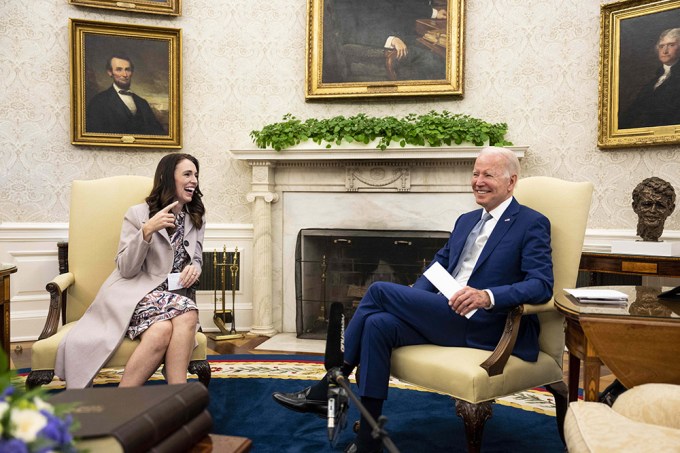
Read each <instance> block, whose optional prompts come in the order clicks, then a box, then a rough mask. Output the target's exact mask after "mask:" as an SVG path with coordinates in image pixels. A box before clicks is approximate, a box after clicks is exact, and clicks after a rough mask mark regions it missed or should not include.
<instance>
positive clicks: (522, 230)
mask: <svg viewBox="0 0 680 453" xmlns="http://www.w3.org/2000/svg"><path fill="white" fill-rule="evenodd" d="M518 175H519V161H518V160H517V157H516V156H515V154H514V153H513V152H512V151H510V150H507V149H505V148H498V147H486V148H484V149H483V150H482V151H481V152H480V154H479V156H478V157H477V160H476V161H475V165H474V171H473V174H472V191H473V193H474V196H475V201H476V202H477V204H479V205H480V206H482V208H483V209H480V210H476V211H473V212H469V213H467V214H463V215H461V216H460V217H459V218H458V220H457V221H456V224H455V226H454V229H453V232H452V233H451V237H450V238H449V240H448V242H447V244H446V245H445V246H444V247H443V248H442V249H441V250H439V252H437V254H436V255H435V257H434V260H433V263H434V261H437V262H439V263H440V264H441V265H442V266H443V267H444V268H445V269H447V270H448V271H449V272H450V273H451V274H452V275H453V276H454V277H455V278H456V280H457V281H458V282H459V283H460V284H461V285H462V286H463V289H461V290H460V291H458V292H457V293H455V294H454V295H453V296H452V297H451V299H450V300H447V299H446V298H445V297H444V296H443V295H441V294H440V293H438V292H437V290H436V289H435V288H434V286H433V285H432V284H431V283H430V282H429V281H428V280H427V279H426V278H425V277H422V276H421V277H420V278H419V279H418V280H417V281H416V282H415V283H414V285H413V287H409V286H403V285H398V284H395V283H386V282H377V283H373V284H372V285H371V286H370V287H369V289H368V291H367V293H366V295H365V296H364V297H363V299H362V300H361V303H360V304H359V307H358V308H357V310H356V312H355V313H354V315H353V317H352V319H351V321H350V322H349V325H348V326H347V329H346V331H345V352H344V361H345V364H344V365H343V367H342V369H341V371H342V373H343V374H344V375H345V376H348V375H349V374H350V373H351V371H352V370H353V369H354V367H356V366H357V365H361V366H360V368H359V376H358V382H359V394H360V396H361V402H362V404H363V405H364V406H365V407H366V408H367V409H368V411H369V412H370V413H371V415H372V416H373V417H374V418H376V419H377V418H378V416H379V415H380V414H381V413H382V405H383V401H384V400H385V399H386V398H387V390H388V381H389V375H390V358H391V353H392V349H393V348H397V347H400V346H406V345H414V344H425V343H433V344H437V345H442V346H468V347H474V348H482V349H486V350H493V349H494V347H495V346H496V344H497V343H498V340H499V339H500V337H501V334H502V332H503V328H504V325H505V319H506V314H507V312H508V311H509V310H511V309H512V308H513V307H516V306H517V305H520V304H525V303H530V304H540V303H543V302H545V301H547V300H548V299H550V297H551V296H552V286H553V272H552V257H551V248H550V222H549V221H548V219H547V218H546V217H545V216H543V215H542V214H540V213H538V212H536V211H533V210H531V209H529V208H527V207H525V206H521V205H520V204H519V203H517V201H516V200H515V199H514V198H513V196H512V193H513V190H514V188H515V184H516V183H517V179H518ZM483 214H484V216H483ZM463 250H465V252H463ZM433 263H431V264H433ZM475 309H478V310H477V312H475V313H474V314H473V315H472V316H471V317H470V318H469V319H468V318H467V317H466V316H465V315H467V314H469V313H471V312H472V310H475ZM538 333H539V324H538V319H537V318H536V317H535V316H524V317H522V321H521V323H520V328H519V335H518V338H517V343H516V344H515V347H514V349H513V354H514V355H516V356H518V357H520V358H522V359H524V360H528V361H536V360H537V357H538V350H539V348H538ZM327 388H328V382H327V379H326V378H324V379H322V380H321V382H319V383H317V384H316V385H314V386H312V387H308V388H306V389H304V390H302V391H300V392H298V393H274V394H273V398H274V400H275V401H277V402H278V403H280V404H282V405H283V406H285V407H287V408H290V409H293V410H296V411H299V412H314V413H317V414H319V415H324V414H325V411H326V401H327ZM370 433H371V428H370V426H369V423H368V422H367V421H366V419H365V418H363V417H362V420H361V424H360V429H359V432H358V434H357V437H356V439H355V440H354V441H353V442H352V443H351V444H350V445H349V446H348V447H347V449H346V450H345V451H346V452H351V453H355V452H359V453H362V452H374V451H381V448H382V447H381V445H380V443H379V441H376V440H374V439H373V438H372V437H371V434H370Z"/></svg>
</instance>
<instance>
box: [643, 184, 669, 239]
mask: <svg viewBox="0 0 680 453" xmlns="http://www.w3.org/2000/svg"><path fill="white" fill-rule="evenodd" d="M673 210H675V190H674V189H673V186H671V185H670V184H669V183H668V182H667V181H664V180H663V179H661V178H657V177H656V176H652V177H651V178H647V179H645V180H643V181H642V182H641V183H640V184H638V185H637V186H636V187H635V189H633V211H635V213H636V214H637V215H638V224H637V234H638V236H640V237H641V238H642V240H643V241H653V242H656V241H658V240H659V238H660V237H661V234H662V233H663V227H664V223H665V222H666V219H667V218H668V216H669V215H671V213H672V212H673Z"/></svg>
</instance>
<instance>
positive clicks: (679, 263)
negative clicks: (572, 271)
mask: <svg viewBox="0 0 680 453" xmlns="http://www.w3.org/2000/svg"><path fill="white" fill-rule="evenodd" d="M579 270H580V271H585V272H590V282H589V284H590V285H593V286H595V285H599V284H601V278H599V277H600V275H601V274H619V275H638V276H645V275H651V276H655V277H680V257H669V256H648V255H621V254H615V253H595V252H583V253H582V254H581V263H580V264H579Z"/></svg>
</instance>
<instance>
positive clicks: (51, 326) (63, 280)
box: [38, 272, 76, 340]
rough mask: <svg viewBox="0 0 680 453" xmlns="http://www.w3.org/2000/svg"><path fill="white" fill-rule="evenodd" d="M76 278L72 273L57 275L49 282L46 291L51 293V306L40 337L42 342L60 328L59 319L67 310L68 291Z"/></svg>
mask: <svg viewBox="0 0 680 453" xmlns="http://www.w3.org/2000/svg"><path fill="white" fill-rule="evenodd" d="M75 281H76V279H75V276H74V275H73V274H72V273H71V272H66V273H64V274H59V275H57V276H56V277H55V278H54V279H52V281H50V282H48V283H47V285H46V286H45V289H46V290H47V291H48V292H49V293H50V306H49V309H48V311H47V318H46V319H45V326H44V327H43V331H42V332H41V333H40V336H39V337H38V339H39V340H42V339H44V338H47V337H51V336H52V335H54V334H55V333H56V331H57V328H58V327H59V317H60V316H61V315H62V312H63V308H65V302H66V301H65V299H66V292H65V291H66V289H67V288H68V287H69V286H71V285H72V284H73V282H75Z"/></svg>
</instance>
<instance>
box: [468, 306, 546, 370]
mask: <svg viewBox="0 0 680 453" xmlns="http://www.w3.org/2000/svg"><path fill="white" fill-rule="evenodd" d="M554 309H555V306H554V304H553V299H550V300H549V301H548V302H546V303H544V304H539V305H532V304H524V305H520V306H519V307H515V308H514V309H513V310H512V311H511V312H510V313H508V317H507V318H506V319H505V328H504V329H503V335H501V339H500V340H499V341H498V344H497V345H496V349H494V350H493V352H492V353H491V355H490V356H489V357H488V358H487V359H486V360H485V361H484V362H482V363H481V364H480V365H479V366H481V367H482V368H484V369H485V370H486V372H487V373H488V374H489V376H497V375H499V374H501V373H502V372H503V369H504V368H505V364H506V363H508V359H509V358H510V354H512V349H513V348H514V347H515V342H516V341H517V335H518V334H519V322H520V320H521V319H522V316H524V315H533V314H538V313H543V312H547V311H552V310H554Z"/></svg>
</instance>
